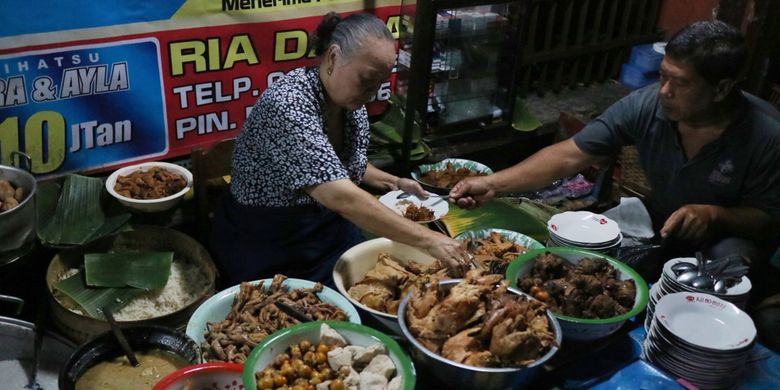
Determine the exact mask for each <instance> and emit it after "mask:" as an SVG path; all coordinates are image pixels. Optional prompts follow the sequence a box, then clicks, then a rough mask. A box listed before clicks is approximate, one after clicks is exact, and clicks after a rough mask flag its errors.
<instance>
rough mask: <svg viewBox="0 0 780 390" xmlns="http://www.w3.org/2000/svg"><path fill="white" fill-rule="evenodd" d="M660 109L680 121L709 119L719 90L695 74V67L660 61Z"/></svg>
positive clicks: (671, 60)
mask: <svg viewBox="0 0 780 390" xmlns="http://www.w3.org/2000/svg"><path fill="white" fill-rule="evenodd" d="M660 82H661V89H660V91H659V95H660V97H661V107H662V108H663V110H664V113H666V116H668V117H669V119H671V120H673V121H677V122H691V121H694V122H695V121H701V120H706V118H705V117H704V116H706V115H709V114H710V112H711V106H712V104H713V103H714V102H715V99H716V88H715V87H714V86H712V85H710V84H708V83H707V81H705V80H704V78H702V77H701V76H699V75H698V74H697V73H696V70H695V69H694V67H693V64H691V63H689V62H687V61H676V60H674V59H671V58H669V57H664V59H663V61H661V80H660Z"/></svg>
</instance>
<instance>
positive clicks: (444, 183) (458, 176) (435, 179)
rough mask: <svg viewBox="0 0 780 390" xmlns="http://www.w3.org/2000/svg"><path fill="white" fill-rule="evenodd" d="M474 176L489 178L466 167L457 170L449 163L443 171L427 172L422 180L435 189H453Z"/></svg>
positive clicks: (485, 174)
mask: <svg viewBox="0 0 780 390" xmlns="http://www.w3.org/2000/svg"><path fill="white" fill-rule="evenodd" d="M472 176H487V173H484V172H477V171H472V170H471V169H468V168H465V167H460V168H458V169H455V166H454V165H452V163H449V162H448V163H447V167H446V168H444V170H443V171H428V172H425V173H423V174H422V176H421V178H420V180H422V181H423V182H425V183H426V184H428V185H431V186H434V187H439V188H452V187H454V186H455V184H457V183H458V182H459V181H461V180H463V179H465V178H467V177H472Z"/></svg>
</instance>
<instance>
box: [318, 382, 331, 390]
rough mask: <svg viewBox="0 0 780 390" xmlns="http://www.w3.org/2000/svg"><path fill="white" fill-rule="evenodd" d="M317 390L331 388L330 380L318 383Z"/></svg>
mask: <svg viewBox="0 0 780 390" xmlns="http://www.w3.org/2000/svg"><path fill="white" fill-rule="evenodd" d="M317 390H330V381H325V382H322V383H320V384H318V385H317Z"/></svg>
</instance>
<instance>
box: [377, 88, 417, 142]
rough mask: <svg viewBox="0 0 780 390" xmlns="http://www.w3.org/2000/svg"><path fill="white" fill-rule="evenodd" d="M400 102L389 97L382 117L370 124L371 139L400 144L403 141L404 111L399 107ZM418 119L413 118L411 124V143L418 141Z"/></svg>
mask: <svg viewBox="0 0 780 390" xmlns="http://www.w3.org/2000/svg"><path fill="white" fill-rule="evenodd" d="M401 106H402V103H401V102H399V101H398V100H396V99H395V98H391V99H390V101H389V104H388V108H387V110H386V111H385V113H384V114H383V115H382V117H381V118H380V119H379V120H378V121H376V122H374V123H372V124H371V133H372V139H374V140H376V142H380V143H381V142H383V141H384V142H385V143H390V144H401V143H402V142H403V129H404V112H403V110H402V109H401ZM421 134H422V131H421V129H420V124H419V120H415V121H414V124H413V126H412V143H418V142H419V141H420V135H421Z"/></svg>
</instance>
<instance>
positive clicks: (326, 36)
mask: <svg viewBox="0 0 780 390" xmlns="http://www.w3.org/2000/svg"><path fill="white" fill-rule="evenodd" d="M367 38H375V39H387V40H390V41H392V40H393V39H394V38H393V34H391V33H390V30H389V29H388V28H387V25H385V23H384V22H382V21H381V20H380V19H379V18H377V17H376V16H374V15H371V14H353V15H350V16H347V17H346V18H343V19H342V18H341V16H339V15H338V14H337V13H335V12H330V13H328V14H327V15H325V17H324V18H322V22H320V25H319V26H317V31H315V32H314V34H312V36H311V37H310V39H309V42H310V49H311V48H313V49H314V54H316V55H317V56H318V57H319V56H321V55H323V54H325V52H326V51H328V47H330V45H333V44H335V45H338V46H339V48H341V52H342V53H343V54H344V56H345V57H346V58H349V57H351V56H352V55H354V54H355V53H357V52H358V51H359V50H360V49H361V48H362V47H363V45H364V44H365V41H366V39H367Z"/></svg>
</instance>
